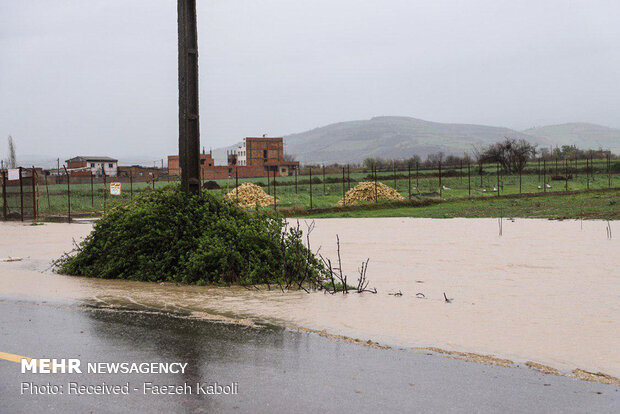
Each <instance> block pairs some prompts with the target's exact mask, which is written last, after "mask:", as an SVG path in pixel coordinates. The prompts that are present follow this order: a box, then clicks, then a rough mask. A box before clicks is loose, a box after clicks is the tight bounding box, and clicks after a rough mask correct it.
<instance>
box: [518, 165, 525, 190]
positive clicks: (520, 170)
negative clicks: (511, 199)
mask: <svg viewBox="0 0 620 414" xmlns="http://www.w3.org/2000/svg"><path fill="white" fill-rule="evenodd" d="M523 168H525V167H519V194H521V192H522V191H521V189H522V183H523Z"/></svg>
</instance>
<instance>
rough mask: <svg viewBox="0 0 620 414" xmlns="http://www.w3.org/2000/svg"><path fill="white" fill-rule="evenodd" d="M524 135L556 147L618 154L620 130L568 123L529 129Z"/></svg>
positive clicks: (619, 150) (619, 149)
mask: <svg viewBox="0 0 620 414" xmlns="http://www.w3.org/2000/svg"><path fill="white" fill-rule="evenodd" d="M523 132H524V133H526V134H528V135H532V136H535V137H538V138H541V139H546V140H549V141H551V142H553V143H554V144H556V145H576V146H577V147H579V148H591V149H599V148H602V149H610V150H611V151H612V152H614V153H618V152H620V129H615V128H608V127H605V126H602V125H596V124H587V123H577V122H575V123H569V124H560V125H547V126H543V127H538V128H530V129H527V130H525V131H523Z"/></svg>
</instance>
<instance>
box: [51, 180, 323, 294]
mask: <svg viewBox="0 0 620 414" xmlns="http://www.w3.org/2000/svg"><path fill="white" fill-rule="evenodd" d="M56 269H57V271H58V272H59V273H63V274H69V275H77V276H90V277H99V278H106V279H131V280H141V281H153V282H155V281H158V282H159V281H170V282H181V283H190V284H200V285H204V284H232V283H235V284H243V285H249V284H281V285H283V286H287V287H289V286H290V287H298V286H299V285H300V284H303V285H304V286H311V287H316V286H318V285H320V283H321V281H322V280H323V278H324V275H325V273H324V267H323V265H322V264H321V262H320V261H319V260H318V259H317V257H316V256H315V255H314V254H313V253H311V252H310V251H309V250H308V249H307V248H306V247H305V246H304V244H303V242H302V232H301V230H300V229H299V227H297V228H288V227H287V226H286V223H285V221H284V219H282V218H280V217H277V216H273V215H269V214H267V213H264V212H259V211H253V212H247V211H245V210H244V209H242V208H240V207H237V206H234V205H232V204H229V203H227V202H225V201H222V200H219V199H217V198H216V197H214V196H212V195H211V194H209V193H208V192H203V193H202V194H200V195H188V194H185V193H183V192H181V191H179V190H178V189H177V187H176V186H175V187H166V188H164V189H163V190H156V191H150V192H147V193H145V194H142V195H140V196H139V197H137V198H136V200H134V201H133V202H132V203H130V204H128V205H124V206H121V207H117V208H115V209H112V210H110V211H109V212H108V213H107V214H106V215H104V216H103V217H102V218H101V219H100V220H99V221H98V222H97V223H96V224H95V227H94V229H93V231H92V233H91V234H90V235H89V236H88V237H87V238H86V239H85V240H84V241H83V242H82V243H80V244H79V246H78V248H77V251H76V252H75V253H73V254H67V255H65V256H63V257H62V258H60V259H59V260H58V261H57V262H56Z"/></svg>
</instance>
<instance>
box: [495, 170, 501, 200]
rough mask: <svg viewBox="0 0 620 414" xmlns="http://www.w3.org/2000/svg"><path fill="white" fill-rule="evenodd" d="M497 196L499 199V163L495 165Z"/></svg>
mask: <svg viewBox="0 0 620 414" xmlns="http://www.w3.org/2000/svg"><path fill="white" fill-rule="evenodd" d="M496 168H497V196H498V197H499V193H500V191H499V190H500V188H499V162H498V163H497V167H496Z"/></svg>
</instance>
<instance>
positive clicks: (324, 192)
mask: <svg viewBox="0 0 620 414" xmlns="http://www.w3.org/2000/svg"><path fill="white" fill-rule="evenodd" d="M342 182H344V168H343V169H342ZM343 185H344V184H343ZM325 190H326V189H325V164H323V195H325V194H327V193H326V191H325Z"/></svg>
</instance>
